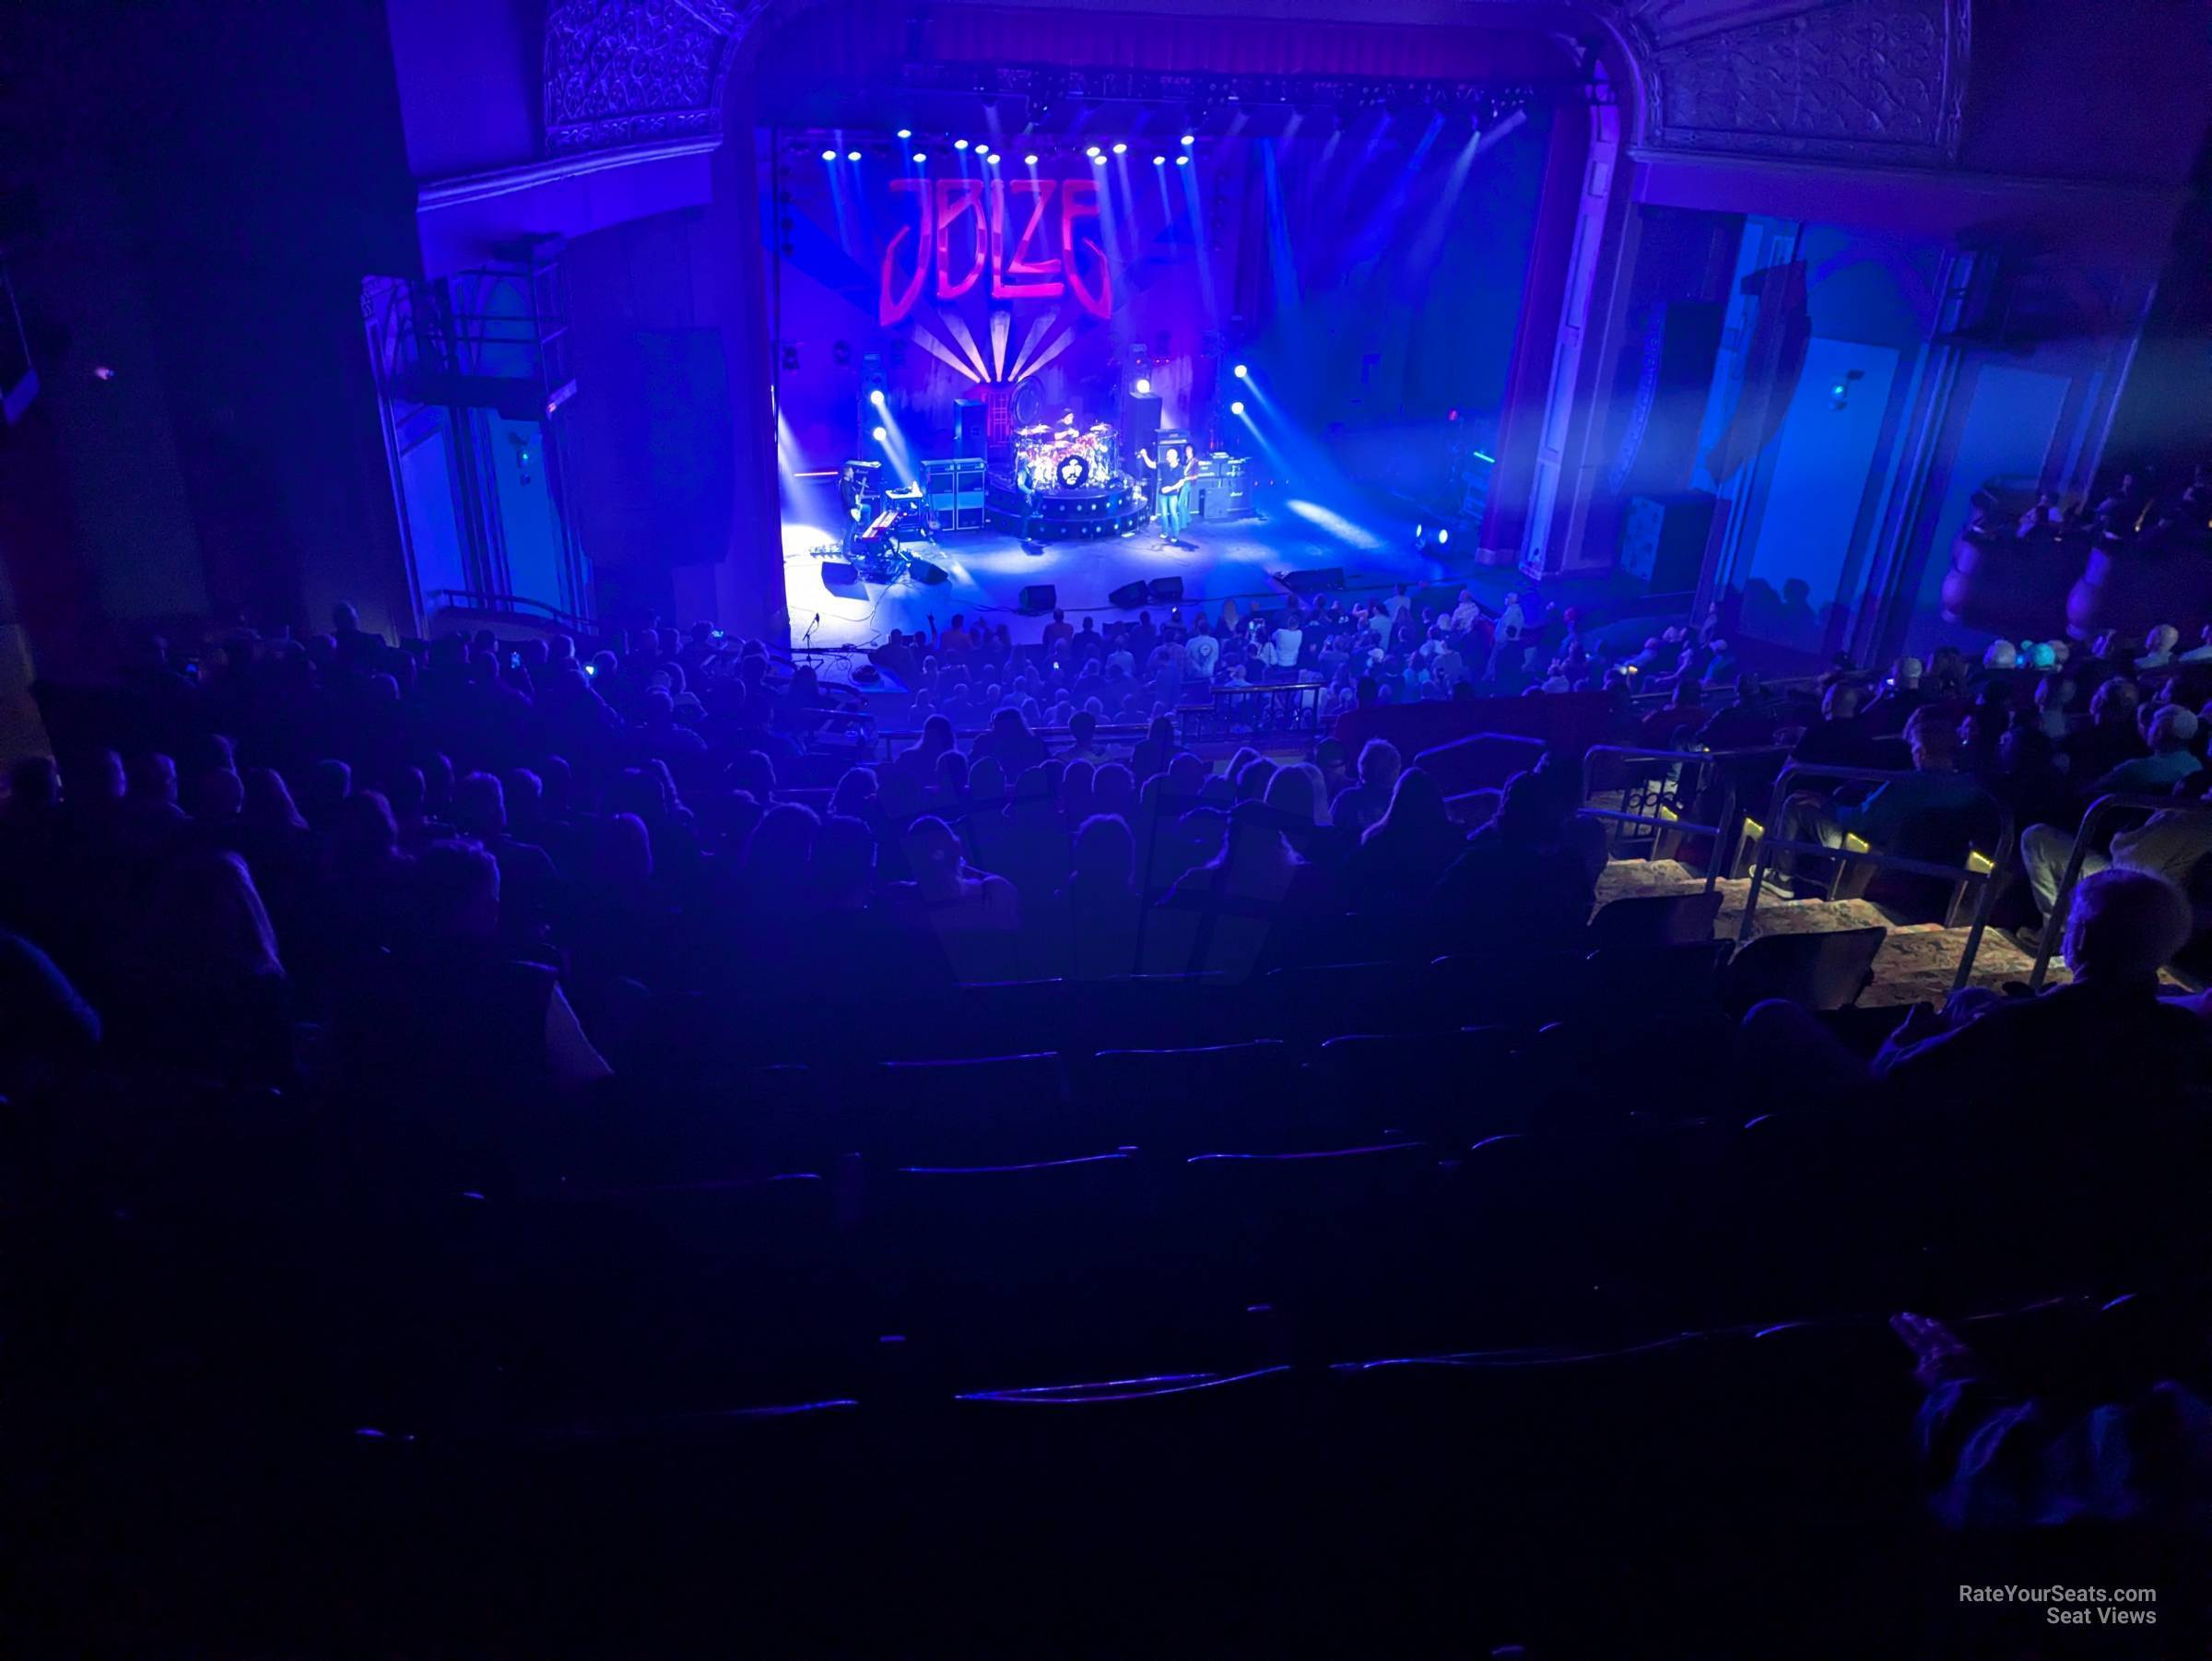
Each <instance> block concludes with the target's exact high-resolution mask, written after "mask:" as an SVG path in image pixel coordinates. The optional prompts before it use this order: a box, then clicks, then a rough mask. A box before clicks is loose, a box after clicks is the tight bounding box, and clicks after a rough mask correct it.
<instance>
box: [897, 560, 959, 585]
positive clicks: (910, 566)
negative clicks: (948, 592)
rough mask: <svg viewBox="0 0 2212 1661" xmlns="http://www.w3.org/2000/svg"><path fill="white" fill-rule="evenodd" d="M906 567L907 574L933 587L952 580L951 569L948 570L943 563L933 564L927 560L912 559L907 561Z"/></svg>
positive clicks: (916, 580) (918, 581)
mask: <svg viewBox="0 0 2212 1661" xmlns="http://www.w3.org/2000/svg"><path fill="white" fill-rule="evenodd" d="M906 569H907V574H908V575H910V576H912V578H913V580H914V581H915V582H917V583H924V584H926V585H928V586H931V587H934V586H935V585H936V584H937V583H949V582H951V581H952V573H951V572H950V571H947V570H946V569H945V568H944V567H943V566H942V565H932V564H931V563H930V562H929V561H928V560H908V561H907V565H906Z"/></svg>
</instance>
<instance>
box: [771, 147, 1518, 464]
mask: <svg viewBox="0 0 2212 1661" xmlns="http://www.w3.org/2000/svg"><path fill="white" fill-rule="evenodd" d="M1090 128H1091V130H1090V131H1089V132H1087V133H1086V134H1085V135H1082V136H1079V137H1077V138H1075V139H1073V140H1069V139H1065V138H1060V139H1055V140H1053V141H1052V142H1051V143H1050V144H1032V143H1030V142H1027V141H1025V140H1024V139H1023V138H1021V137H1019V136H1007V137H1005V138H1003V139H1000V140H997V141H995V148H996V152H997V154H998V157H999V159H998V160H997V162H996V163H995V164H994V163H991V162H988V161H986V160H984V159H982V150H981V149H980V148H979V147H977V146H978V144H979V143H980V142H990V141H991V135H989V134H988V133H987V132H986V131H985V130H984V129H983V128H982V124H981V123H980V122H979V123H978V124H977V130H976V131H975V132H974V133H973V134H972V135H965V136H968V137H969V139H970V147H968V148H966V149H958V148H955V147H954V144H953V140H954V139H955V138H956V137H959V136H963V135H955V134H949V133H932V134H927V135H924V134H921V133H919V132H917V133H916V134H914V135H913V136H912V138H911V139H909V140H894V139H892V138H891V137H890V135H854V134H852V133H850V132H840V133H827V132H810V133H797V134H794V133H792V132H790V131H788V130H786V131H782V132H779V133H775V134H772V135H767V136H768V138H769V139H770V142H769V143H767V144H764V146H763V149H764V151H765V152H766V153H767V154H768V155H769V157H770V158H771V159H770V162H769V166H770V167H771V170H772V172H773V177H772V178H771V180H769V181H767V182H766V183H769V184H770V186H771V188H769V189H768V190H765V191H764V192H763V194H762V200H763V204H764V225H763V231H764V240H765V241H766V243H767V246H768V250H769V252H770V253H771V257H773V258H774V260H775V265H774V267H773V269H772V272H771V281H772V299H773V304H774V308H775V316H776V334H777V339H778V375H777V389H778V396H779V409H780V414H781V417H782V451H783V454H782V462H783V465H784V467H785V468H786V469H787V470H789V471H792V472H803V471H808V470H817V469H822V468H829V467H834V466H836V465H838V464H839V463H840V462H841V461H843V460H844V459H846V458H847V457H849V456H854V455H863V454H888V457H889V459H890V460H891V461H892V463H893V465H894V466H897V465H899V464H900V462H901V460H903V461H905V463H906V464H907V465H908V466H912V465H918V464H919V463H920V461H922V460H924V459H927V458H932V457H938V456H947V455H949V454H952V435H953V424H954V417H955V410H954V405H955V401H956V400H958V399H961V398H977V399H980V400H982V401H983V402H984V403H985V404H986V405H987V406H990V409H991V418H992V419H993V420H994V422H996V423H998V424H1000V426H1001V428H1002V430H1003V425H1004V424H1005V423H1007V422H1011V423H1012V424H1015V425H1021V424H1026V423H1027V422H1029V421H1031V420H1053V419H1056V418H1058V417H1060V416H1061V415H1062V414H1064V413H1065V412H1068V411H1071V410H1072V411H1073V412H1074V413H1075V414H1076V415H1077V418H1079V419H1080V420H1082V421H1083V422H1085V423H1086V424H1088V422H1090V421H1093V420H1114V419H1115V418H1116V417H1117V413H1118V407H1119V405H1118V400H1119V398H1120V396H1121V395H1123V393H1124V391H1126V390H1127V389H1129V388H1131V387H1132V386H1134V384H1135V382H1136V381H1137V380H1138V379H1139V378H1140V377H1141V378H1143V379H1145V380H1147V381H1148V382H1149V383H1151V386H1152V389H1153V390H1154V391H1155V392H1157V393H1158V394H1159V396H1160V398H1161V402H1162V411H1161V414H1162V419H1163V421H1164V422H1165V423H1166V424H1168V425H1170V426H1174V427H1183V428H1188V429H1191V430H1194V432H1196V433H1197V434H1198V435H1199V436H1200V437H1201V438H1202V439H1204V438H1206V437H1208V436H1211V435H1213V434H1215V433H1216V432H1217V431H1218V432H1219V433H1220V435H1221V436H1222V437H1223V439H1224V441H1225V442H1230V443H1231V447H1235V448H1246V447H1248V446H1247V445H1244V444H1241V443H1238V442H1235V441H1236V440H1237V439H1238V438H1239V437H1240V434H1239V433H1238V432H1237V431H1236V430H1234V427H1233V425H1232V423H1231V419H1230V416H1229V415H1228V413H1227V412H1228V405H1229V401H1230V398H1231V397H1233V396H1236V395H1240V394H1241V392H1243V391H1245V390H1247V389H1245V388H1241V387H1239V386H1237V385H1236V384H1235V383H1233V382H1232V381H1231V380H1230V367H1231V366H1232V365H1233V364H1234V363H1237V362H1245V363H1248V364H1249V365H1250V366H1251V370H1252V373H1253V378H1254V381H1255V382H1256V383H1258V385H1259V386H1260V388H1261V393H1262V395H1261V396H1260V397H1258V398H1254V399H1252V400H1250V402H1251V404H1252V405H1253V414H1254V418H1255V419H1256V418H1262V415H1263V411H1264V418H1265V419H1267V420H1271V421H1277V422H1281V423H1284V424H1286V426H1287V427H1290V428H1295V429H1296V430H1297V431H1299V432H1300V433H1302V434H1304V435H1307V436H1309V437H1314V438H1327V437H1329V436H1331V435H1334V436H1335V437H1337V438H1339V439H1344V440H1346V441H1347V442H1355V440H1356V435H1357V434H1358V433H1359V432H1361V431H1367V432H1370V433H1372V432H1374V431H1376V430H1395V429H1398V428H1401V427H1408V426H1414V427H1425V426H1433V425H1434V424H1435V423H1436V422H1438V421H1440V420H1441V418H1443V417H1444V416H1445V415H1446V413H1447V412H1449V411H1452V410H1455V409H1456V410H1460V411H1463V412H1465V414H1466V415H1467V416H1468V417H1469V418H1474V419H1477V420H1480V419H1481V418H1483V417H1485V416H1486V415H1488V414H1490V413H1492V412H1494V411H1495V409H1496V407H1497V405H1498V403H1499V401H1500V397H1501V396H1502V394H1503V389H1504V385H1505V378H1506V372H1507V368H1508V362H1509V359H1510V356H1511V353H1512V341H1513V336H1514V330H1515V327H1516V325H1517V323H1518V319H1519V315H1520V306H1521V292H1522V286H1523V282H1524V275H1525V271H1526V266H1527V261H1528V251H1529V245H1530V240H1531V236H1532V232H1533V227H1534V221H1535V205H1536V193H1537V188H1538V185H1539V183H1540V180H1541V175H1542V171H1543V165H1544V150H1545V145H1546V143H1547V129H1548V115H1547V112H1545V111H1544V110H1542V109H1540V108H1536V109H1531V110H1530V111H1528V112H1517V113H1515V114H1513V115H1512V116H1510V117H1508V118H1507V119H1506V120H1504V121H1503V122H1500V123H1499V124H1496V125H1495V126H1494V127H1493V130H1491V131H1490V132H1488V133H1487V134H1483V133H1477V132H1476V131H1474V130H1473V128H1472V126H1471V125H1470V124H1468V123H1466V122H1465V121H1464V120H1463V121H1460V122H1457V123H1454V122H1452V121H1449V120H1447V119H1446V118H1443V117H1441V116H1437V115H1434V114H1431V113H1428V112H1417V113H1413V114H1404V113H1400V114H1388V113H1384V112H1373V113H1372V114H1371V115H1370V116H1369V117H1367V118H1366V119H1365V120H1364V121H1363V122H1361V123H1360V124H1355V125H1353V126H1350V127H1347V128H1335V127H1334V126H1332V130H1331V131H1329V132H1328V133H1326V134H1316V135H1311V136H1309V135H1303V134H1293V135H1290V136H1288V137H1287V138H1266V139H1238V138H1234V137H1230V138H1217V137H1205V138H1201V139H1200V140H1199V142H1197V143H1196V144H1194V145H1191V146H1187V147H1186V146H1183V145H1182V144H1180V143H1179V142H1177V140H1176V139H1175V138H1173V137H1170V138H1167V139H1165V140H1162V139H1160V138H1158V137H1140V136H1137V135H1134V134H1131V135H1119V134H1116V133H1115V132H1114V131H1113V130H1112V126H1111V124H1109V123H1108V122H1106V121H1105V120H1104V119H1103V118H1100V119H1098V120H1094V121H1093V122H1092V123H1091V124H1090ZM1094 134H1095V136H1094ZM1117 142H1119V143H1125V144H1126V145H1127V148H1126V149H1125V150H1124V151H1123V152H1122V153H1119V154H1116V153H1114V150H1113V146H1114V145H1115V144H1116V143H1117ZM1093 144H1095V145H1097V146H1098V147H1099V148H1100V153H1101V154H1100V159H1092V158H1091V157H1090V156H1089V155H1088V154H1087V149H1088V147H1089V146H1091V145H1093ZM855 152H857V156H858V159H853V154H854V153H855ZM1031 154H1035V155H1036V156H1037V158H1038V159H1037V160H1036V162H1035V163H1034V164H1031V163H1030V162H1029V161H1028V160H1027V159H1026V158H1027V157H1028V156H1029V155H1031ZM917 155H919V156H920V157H921V158H922V159H920V160H916V159H915V157H916V156H917ZM1156 158H1157V159H1156ZM877 387H880V389H881V390H882V391H883V393H884V395H885V396H884V404H883V406H881V408H880V409H878V408H877V407H876V406H872V405H871V404H870V402H869V397H868V395H869V393H870V391H871V390H872V389H875V388H877ZM877 425H882V426H884V427H885V428H886V430H887V436H888V447H887V448H885V449H880V450H879V449H876V448H872V447H871V442H872V432H873V429H874V428H875V427H876V426H877ZM901 451H903V454H901Z"/></svg>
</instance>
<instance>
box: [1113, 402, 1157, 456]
mask: <svg viewBox="0 0 2212 1661" xmlns="http://www.w3.org/2000/svg"><path fill="white" fill-rule="evenodd" d="M1140 450H1143V451H1147V452H1149V453H1150V454H1153V455H1155V456H1157V455H1158V454H1159V394H1158V393H1156V392H1133V393H1130V394H1128V395H1125V396H1124V398H1123V399H1122V465H1123V466H1124V467H1127V468H1130V469H1132V470H1134V469H1135V468H1138V467H1141V466H1143V465H1144V463H1142V462H1140V461H1138V460H1137V459H1136V453H1137V452H1138V451H1140Z"/></svg>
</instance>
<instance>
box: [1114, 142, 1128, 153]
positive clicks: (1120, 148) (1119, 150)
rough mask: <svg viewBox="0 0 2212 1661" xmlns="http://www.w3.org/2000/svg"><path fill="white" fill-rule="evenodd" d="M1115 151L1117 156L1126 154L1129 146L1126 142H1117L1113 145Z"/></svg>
mask: <svg viewBox="0 0 2212 1661" xmlns="http://www.w3.org/2000/svg"><path fill="white" fill-rule="evenodd" d="M1113 153H1114V154H1115V155H1116V156H1126V155H1127V154H1128V153H1129V147H1128V146H1127V145H1125V144H1117V145H1115V146H1114V147H1113Z"/></svg>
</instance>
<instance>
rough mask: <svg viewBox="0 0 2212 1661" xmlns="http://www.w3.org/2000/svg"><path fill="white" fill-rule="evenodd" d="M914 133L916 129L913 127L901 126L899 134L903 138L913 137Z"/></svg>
mask: <svg viewBox="0 0 2212 1661" xmlns="http://www.w3.org/2000/svg"><path fill="white" fill-rule="evenodd" d="M913 135H914V130H913V128H912V127H900V129H899V136H900V137H901V138H912V136H913Z"/></svg>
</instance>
